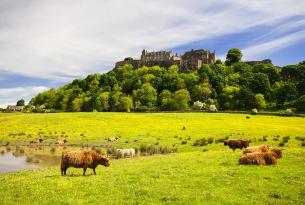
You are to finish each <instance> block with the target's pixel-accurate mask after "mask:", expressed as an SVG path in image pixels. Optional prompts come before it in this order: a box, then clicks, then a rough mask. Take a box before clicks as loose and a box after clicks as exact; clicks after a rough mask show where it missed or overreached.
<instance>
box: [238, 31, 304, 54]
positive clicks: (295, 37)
mask: <svg viewBox="0 0 305 205" xmlns="http://www.w3.org/2000/svg"><path fill="white" fill-rule="evenodd" d="M301 39H305V30H303V31H298V32H295V33H292V34H289V35H286V36H284V37H280V38H278V39H275V40H272V41H268V42H263V43H260V44H256V45H254V46H250V47H248V48H245V49H243V50H242V52H243V54H244V59H245V60H249V59H253V58H259V57H261V56H262V55H266V54H267V53H270V52H272V51H273V50H277V49H281V48H284V47H286V46H287V45H290V44H293V43H296V42H298V41H299V40H301Z"/></svg>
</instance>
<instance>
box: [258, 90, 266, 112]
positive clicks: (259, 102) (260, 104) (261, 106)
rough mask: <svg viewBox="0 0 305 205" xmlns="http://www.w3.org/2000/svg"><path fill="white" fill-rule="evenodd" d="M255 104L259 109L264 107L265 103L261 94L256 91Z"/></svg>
mask: <svg viewBox="0 0 305 205" xmlns="http://www.w3.org/2000/svg"><path fill="white" fill-rule="evenodd" d="M255 104H256V108H257V109H259V110H260V109H266V106H267V105H266V101H265V98H264V95H263V94H260V93H258V94H256V95H255Z"/></svg>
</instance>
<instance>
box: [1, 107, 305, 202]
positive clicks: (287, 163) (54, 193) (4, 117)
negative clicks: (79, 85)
mask: <svg viewBox="0 0 305 205" xmlns="http://www.w3.org/2000/svg"><path fill="white" fill-rule="evenodd" d="M246 116H247V115H244V114H207V113H155V114H133V113H130V114H128V113H60V114H0V141H1V142H2V143H6V142H10V143H11V144H12V143H16V142H28V141H29V140H31V139H34V138H37V137H38V136H41V137H42V138H44V139H45V142H52V140H55V139H64V138H67V139H68V142H70V143H91V144H96V145H99V144H108V145H111V146H115V147H138V146H140V145H141V144H155V143H158V145H159V146H168V147H172V146H175V147H177V148H178V152H177V153H173V154H167V155H154V156H148V157H136V158H133V159H119V160H113V161H112V164H111V166H110V167H108V168H105V167H98V169H97V175H96V176H94V175H91V174H92V171H91V170H88V173H87V174H88V176H85V177H84V176H82V171H81V170H80V169H73V168H71V169H69V170H68V172H67V174H68V176H66V177H62V176H61V175H60V171H59V167H51V168H47V169H41V170H34V171H20V172H14V173H6V174H0V199H1V204H84V203H92V204H93V203H94V204H305V146H304V147H302V146H301V141H300V140H297V139H295V137H299V136H302V137H304V136H305V118H294V117H275V116H250V119H246ZM183 126H185V127H186V129H185V130H183V129H182V127H183ZM278 135H279V137H276V136H278ZM111 136H120V137H121V138H120V140H119V141H116V142H108V141H106V140H105V138H107V137H111ZM227 136H229V137H230V138H247V139H252V141H253V142H252V145H257V144H263V143H267V144H270V145H272V146H278V144H279V142H280V141H282V138H283V137H285V136H290V140H289V141H288V143H285V146H284V147H283V148H284V151H283V158H282V159H280V160H279V161H278V165H276V166H267V167H263V166H241V165H238V158H239V157H240V155H241V151H240V150H238V151H235V152H233V151H231V150H230V149H228V147H224V146H223V144H222V143H219V144H216V143H212V144H209V145H207V146H203V147H195V146H192V144H193V143H194V141H195V140H196V139H199V138H202V137H214V138H215V139H218V138H223V137H227ZM263 136H267V137H265V138H266V139H265V140H266V141H264V140H263ZM254 139H255V140H254ZM182 141H187V143H186V144H182Z"/></svg>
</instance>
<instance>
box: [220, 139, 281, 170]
mask: <svg viewBox="0 0 305 205" xmlns="http://www.w3.org/2000/svg"><path fill="white" fill-rule="evenodd" d="M250 142H251V141H250V140H225V141H224V145H225V146H229V147H230V148H231V149H232V150H233V151H235V149H244V150H243V155H242V156H241V157H240V158H239V164H248V165H251V164H253V165H274V164H276V163H277V159H279V158H281V157H282V150H280V149H275V148H274V149H270V148H269V145H259V146H253V147H249V143H250Z"/></svg>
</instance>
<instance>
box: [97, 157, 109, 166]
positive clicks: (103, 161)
mask: <svg viewBox="0 0 305 205" xmlns="http://www.w3.org/2000/svg"><path fill="white" fill-rule="evenodd" d="M99 164H101V165H104V166H105V167H109V166H110V159H109V158H107V157H105V156H102V157H101V158H100V160H99Z"/></svg>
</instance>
